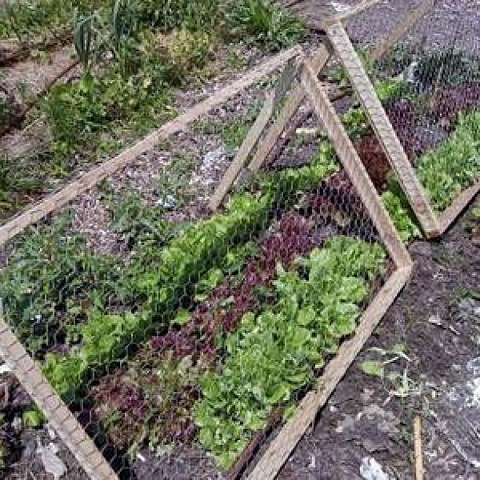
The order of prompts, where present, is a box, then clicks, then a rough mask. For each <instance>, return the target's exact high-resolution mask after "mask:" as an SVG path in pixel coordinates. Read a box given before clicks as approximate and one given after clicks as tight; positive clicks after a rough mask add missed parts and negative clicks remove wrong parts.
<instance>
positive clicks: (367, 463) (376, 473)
mask: <svg viewBox="0 0 480 480" xmlns="http://www.w3.org/2000/svg"><path fill="white" fill-rule="evenodd" d="M360 475H361V476H362V478H363V479H364V480H390V478H391V477H390V475H388V474H387V473H385V472H384V471H383V467H382V466H381V465H380V464H379V463H378V462H377V461H376V460H375V459H374V458H372V457H365V458H364V459H363V460H362V464H361V465H360Z"/></svg>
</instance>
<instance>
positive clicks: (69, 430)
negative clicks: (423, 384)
mask: <svg viewBox="0 0 480 480" xmlns="http://www.w3.org/2000/svg"><path fill="white" fill-rule="evenodd" d="M289 78H290V77H289ZM274 84H275V77H272V78H269V79H266V80H265V81H263V82H261V83H260V84H257V85H255V86H253V87H252V88H250V89H248V90H246V91H245V92H243V93H242V94H239V95H237V96H236V97H235V98H234V99H233V100H232V101H231V102H229V103H228V104H225V105H223V106H221V107H218V108H216V109H215V110H212V111H211V112H210V113H209V114H208V115H207V116H205V117H203V118H202V119H200V120H199V121H197V122H195V123H194V124H192V126H191V128H190V129H189V130H188V131H185V132H180V133H177V134H175V135H174V136H172V137H171V138H170V139H168V140H167V141H165V142H163V143H161V144H159V145H158V146H157V147H156V148H153V149H152V150H151V151H150V152H147V153H146V154H144V155H142V156H141V157H139V158H138V159H137V160H136V161H135V162H133V163H132V164H131V165H130V166H129V167H127V168H126V169H124V170H123V171H121V172H119V173H118V174H116V175H113V176H112V177H111V178H108V179H107V180H105V181H103V182H102V183H101V184H99V185H98V186H97V187H95V188H94V189H92V190H90V191H88V192H87V193H84V194H81V195H80V196H78V197H77V198H75V199H74V201H73V202H72V203H71V204H70V205H69V206H68V207H67V208H65V209H63V210H62V211H60V212H57V213H55V214H53V215H51V216H50V218H48V219H47V220H46V221H44V222H42V223H40V224H36V225H33V226H31V227H29V228H28V229H27V231H26V232H25V233H24V234H22V236H21V237H19V238H17V239H15V240H14V241H12V242H10V243H9V244H8V245H7V246H6V247H5V248H4V249H3V252H2V266H3V268H2V270H1V272H0V298H2V299H3V302H4V307H5V320H6V322H7V323H8V325H9V326H10V328H11V329H12V330H13V331H14V332H15V335H16V337H17V338H18V340H20V342H21V344H22V345H23V346H24V348H25V349H26V351H24V350H23V347H21V345H19V344H18V343H15V341H14V340H15V338H14V337H13V336H12V335H10V333H9V331H8V330H6V327H5V329H4V333H3V334H2V335H0V338H1V340H2V342H3V343H1V345H2V349H3V350H2V351H3V352H4V353H6V354H8V355H7V356H8V357H9V358H11V359H13V363H12V368H14V369H15V371H17V370H18V371H19V372H21V374H22V375H23V380H24V383H26V384H27V385H29V386H30V389H31V392H29V393H31V394H32V398H34V399H35V400H36V401H37V402H38V404H39V406H40V407H41V408H43V410H44V411H45V409H46V411H47V417H48V420H49V421H50V422H51V423H52V425H54V426H55V427H56V429H57V430H58V431H59V432H60V434H61V435H63V436H62V438H63V439H64V440H66V442H67V445H68V446H69V447H70V448H71V450H72V452H73V453H74V454H75V453H76V454H77V459H79V461H80V463H81V465H82V466H84V467H86V470H87V471H88V473H89V474H90V475H91V476H92V478H112V477H113V476H114V475H118V476H119V477H120V478H145V479H146V478H223V477H225V476H230V478H232V477H233V476H238V475H240V474H241V472H243V471H244V469H245V468H247V467H248V466H249V465H250V463H251V457H252V454H253V453H254V451H255V450H256V449H257V447H258V446H259V445H260V444H261V443H262V442H263V441H264V440H265V439H266V438H267V436H268V434H269V432H270V430H272V429H273V428H275V427H278V426H279V425H281V424H282V421H283V419H284V418H287V417H288V415H289V413H290V412H291V411H292V410H293V409H294V408H295V406H296V405H297V403H298V401H299V400H300V399H301V398H303V396H304V394H305V393H306V392H307V391H308V390H309V388H310V387H311V386H312V384H313V383H314V381H315V380H316V378H317V377H318V376H319V375H321V373H322V371H323V367H324V365H325V364H326V363H327V362H328V361H329V360H330V359H331V358H332V357H333V356H334V354H335V352H336V351H337V350H338V348H339V345H340V344H341V342H342V340H343V339H345V338H350V337H352V336H353V335H354V334H355V329H356V325H357V322H358V321H359V319H360V317H361V316H362V312H364V310H365V308H366V307H367V306H368V305H369V304H370V303H371V301H372V299H373V298H375V296H376V294H377V293H378V292H379V291H380V290H381V288H382V286H384V285H385V284H386V283H387V282H388V279H389V278H390V277H391V275H392V273H393V272H394V271H395V270H396V269H397V268H398V267H399V265H398V264H397V263H396V262H395V261H394V260H396V259H393V258H392V257H391V255H390V254H389V252H390V251H391V250H392V244H393V245H394V247H393V251H396V249H398V248H400V246H399V245H398V239H397V237H396V234H395V231H394V230H393V229H390V227H389V226H388V225H387V227H385V221H386V223H387V224H388V217H381V215H380V214H381V213H382V209H381V206H380V204H379V202H378V198H377V197H375V194H374V192H373V191H372V192H368V191H367V190H368V189H369V187H370V184H369V182H368V178H367V177H366V176H365V175H364V172H363V171H361V170H357V171H358V172H359V173H358V175H357V176H359V177H362V178H354V179H353V183H352V181H351V180H350V178H349V174H348V173H347V171H352V170H345V169H344V168H343V167H342V163H341V162H340V161H339V159H338V157H337V155H336V154H335V149H334V148H333V146H332V144H331V143H329V141H328V139H327V137H326V136H325V135H324V134H323V133H322V132H319V131H318V129H317V128H316V127H315V125H316V124H310V125H309V124H306V125H305V126H302V125H301V126H300V127H303V132H302V130H300V131H298V130H297V129H295V131H293V137H294V138H293V140H291V141H290V142H289V144H288V145H287V146H286V148H284V149H283V150H281V151H278V153H275V152H274V154H273V155H271V156H270V158H269V161H268V162H267V165H265V166H264V168H263V169H262V171H261V172H260V173H259V174H258V175H252V174H250V175H248V174H247V175H245V174H244V175H241V176H240V179H239V180H240V181H239V182H237V184H236V185H235V186H234V188H233V189H232V190H231V191H230V193H229V195H228V198H227V199H226V201H225V202H224V206H222V207H221V208H220V211H217V212H211V211H209V209H208V208H207V207H208V201H209V198H210V197H211V195H212V193H214V191H215V189H216V188H217V187H218V185H219V183H220V182H221V179H222V176H223V174H224V173H225V172H226V171H227V169H228V167H229V165H231V162H232V160H233V159H234V158H235V155H236V153H238V149H239V146H240V145H241V143H242V141H243V140H244V138H245V136H246V135H247V134H248V131H249V128H250V127H251V126H252V125H253V124H254V122H255V118H256V115H257V112H258V111H260V110H261V108H262V102H263V100H264V97H265V91H267V90H269V89H270V88H271V86H272V85H274ZM299 88H302V87H301V84H300V82H298V81H295V82H294V83H293V86H292V87H290V89H289V90H287V91H286V92H284V93H286V95H285V96H284V97H282V98H279V99H278V102H277V105H276V107H277V108H276V109H275V112H274V114H273V116H272V119H271V120H270V122H269V123H268V124H267V129H268V128H271V127H272V125H273V124H274V122H275V121H276V120H277V119H278V112H279V110H280V107H281V106H282V105H284V104H285V101H286V99H288V98H289V97H290V96H291V95H293V93H294V92H295V90H296V89H299ZM305 105H307V104H305ZM305 105H304V108H305ZM327 113H328V112H327ZM299 114H300V115H301V114H302V110H300V113H299ZM327 117H328V115H327ZM311 130H313V132H312V131H311ZM327 130H328V129H327ZM329 132H330V130H329ZM339 139H340V143H341V142H344V144H345V145H347V144H348V138H345V137H344V136H342V135H340V137H339ZM345 142H346V143H345ZM347 147H348V145H347ZM351 168H352V167H351V165H350V169H351ZM244 173H245V172H244ZM359 182H360V184H361V186H362V192H360V194H359V192H358V191H357V188H356V187H355V186H354V183H355V184H356V185H358V184H359ZM367 197H368V198H369V201H368V204H369V208H366V207H365V206H364V200H365V198H367ZM372 208H373V210H372ZM372 211H379V212H380V213H379V216H380V217H381V218H380V220H379V218H372V216H371V213H370V212H372ZM379 225H380V226H382V225H383V226H382V230H383V232H385V231H387V232H389V235H388V238H387V239H385V238H383V236H382V235H381V234H380V233H379V228H378V226H379ZM400 250H401V248H400ZM406 258H407V259H408V256H407V257H406ZM391 300H392V299H389V301H391ZM26 352H28V353H29V354H30V355H31V357H30V356H29V355H27V354H26ZM32 358H33V359H35V360H36V363H33V361H32ZM41 372H43V375H44V376H45V378H46V379H48V381H49V382H50V384H47V383H46V381H45V379H44V378H42V376H41ZM52 387H53V389H54V390H55V392H56V394H55V393H54V392H53V391H52V390H51V388H52ZM57 394H58V396H59V397H61V399H63V402H64V403H65V405H66V406H67V407H68V409H67V408H65V405H64V404H63V403H62V402H61V401H60V398H59V397H57ZM82 427H83V428H82ZM84 429H85V430H84ZM85 432H87V434H88V436H87V435H85ZM92 440H93V441H94V442H95V444H96V446H97V448H98V450H97V449H95V448H93V442H92ZM110 466H111V468H112V469H113V471H115V474H114V473H113V472H112V471H111V470H110ZM68 478H73V476H70V475H69V476H68Z"/></svg>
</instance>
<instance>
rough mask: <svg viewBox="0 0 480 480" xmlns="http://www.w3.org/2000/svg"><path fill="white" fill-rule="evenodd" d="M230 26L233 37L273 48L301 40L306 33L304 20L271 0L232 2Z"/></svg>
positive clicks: (229, 16)
mask: <svg viewBox="0 0 480 480" xmlns="http://www.w3.org/2000/svg"><path fill="white" fill-rule="evenodd" d="M228 25H229V28H230V30H231V32H232V33H233V35H234V36H237V37H239V38H242V40H244V41H245V40H246V41H251V42H254V43H258V44H260V45H263V46H265V47H266V48H268V49H270V50H281V49H282V48H285V47H288V46H291V45H293V44H294V43H297V42H299V41H300V40H301V39H302V38H303V37H304V36H305V34H306V29H305V27H304V26H303V25H302V23H301V22H300V21H299V20H298V19H297V18H295V17H294V16H292V15H291V14H290V13H288V12H286V11H285V10H282V9H280V8H279V7H278V6H276V5H274V4H273V2H271V1H270V0H240V1H231V2H229V6H228Z"/></svg>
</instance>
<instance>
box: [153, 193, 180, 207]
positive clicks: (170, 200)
mask: <svg viewBox="0 0 480 480" xmlns="http://www.w3.org/2000/svg"><path fill="white" fill-rule="evenodd" d="M158 203H159V205H161V206H162V207H163V208H166V209H168V210H173V209H174V208H175V207H176V206H177V205H178V201H177V199H176V198H175V197H174V196H173V195H167V196H166V197H164V198H162V199H160V200H159V202H158Z"/></svg>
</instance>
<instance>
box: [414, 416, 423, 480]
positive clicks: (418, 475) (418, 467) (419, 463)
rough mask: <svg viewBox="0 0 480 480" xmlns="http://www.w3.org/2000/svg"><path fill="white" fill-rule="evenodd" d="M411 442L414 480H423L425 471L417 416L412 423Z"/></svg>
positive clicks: (419, 419)
mask: <svg viewBox="0 0 480 480" xmlns="http://www.w3.org/2000/svg"><path fill="white" fill-rule="evenodd" d="M413 441H414V448H415V480H423V479H424V475H425V470H424V468H423V446H422V419H421V418H420V417H419V416H416V417H415V419H414V421H413Z"/></svg>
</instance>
